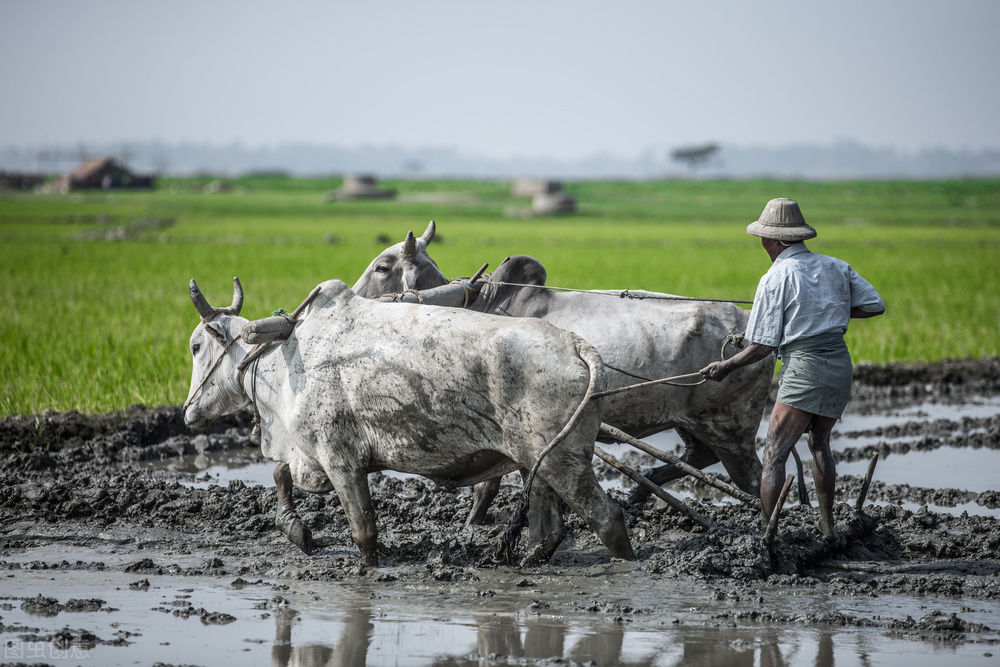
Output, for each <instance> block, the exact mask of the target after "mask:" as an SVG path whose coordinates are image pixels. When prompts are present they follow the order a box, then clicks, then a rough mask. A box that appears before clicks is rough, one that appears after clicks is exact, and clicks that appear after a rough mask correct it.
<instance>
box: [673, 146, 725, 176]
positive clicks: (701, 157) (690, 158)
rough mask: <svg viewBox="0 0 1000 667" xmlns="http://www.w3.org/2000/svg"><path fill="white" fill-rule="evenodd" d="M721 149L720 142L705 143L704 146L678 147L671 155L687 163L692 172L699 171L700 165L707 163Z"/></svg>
mask: <svg viewBox="0 0 1000 667" xmlns="http://www.w3.org/2000/svg"><path fill="white" fill-rule="evenodd" d="M718 150H719V144H714V143H713V144H705V145H704V146H688V147H686V148H677V149H675V150H674V151H673V152H671V153H670V157H671V158H672V159H674V160H676V161H678V162H684V163H687V166H688V169H689V170H690V171H691V173H692V174H694V173H695V172H697V170H698V167H700V166H702V165H703V164H705V163H707V162H708V161H709V160H710V159H712V156H713V155H715V154H716V153H717V152H718Z"/></svg>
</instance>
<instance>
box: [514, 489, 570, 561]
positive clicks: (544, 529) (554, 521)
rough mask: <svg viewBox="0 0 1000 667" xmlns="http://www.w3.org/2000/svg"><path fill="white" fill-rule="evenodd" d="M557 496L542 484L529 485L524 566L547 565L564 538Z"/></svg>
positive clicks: (562, 521) (563, 524)
mask: <svg viewBox="0 0 1000 667" xmlns="http://www.w3.org/2000/svg"><path fill="white" fill-rule="evenodd" d="M561 504H562V503H561V501H560V499H559V496H558V495H557V494H556V493H555V491H554V490H553V489H552V487H551V486H549V485H548V484H547V483H546V482H545V481H544V480H541V479H536V480H535V481H534V482H533V483H532V485H531V503H530V505H529V507H528V536H529V546H528V555H527V556H525V558H524V564H525V565H540V564H542V563H547V562H548V561H549V559H550V558H552V554H554V553H555V551H556V549H557V548H558V547H559V545H560V544H562V541H563V540H564V539H565V538H566V522H565V521H564V520H563V515H562V507H561Z"/></svg>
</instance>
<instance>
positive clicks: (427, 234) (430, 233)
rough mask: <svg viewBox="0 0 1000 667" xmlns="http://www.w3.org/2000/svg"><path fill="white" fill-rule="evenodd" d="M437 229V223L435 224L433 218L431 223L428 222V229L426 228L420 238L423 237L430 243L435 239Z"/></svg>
mask: <svg viewBox="0 0 1000 667" xmlns="http://www.w3.org/2000/svg"><path fill="white" fill-rule="evenodd" d="M436 231H437V225H435V224H434V221H433V220H431V221H430V222H429V223H427V229H426V230H424V235H423V236H421V237H420V238H421V239H423V241H424V243H430V242H431V241H433V240H434V233H435V232H436Z"/></svg>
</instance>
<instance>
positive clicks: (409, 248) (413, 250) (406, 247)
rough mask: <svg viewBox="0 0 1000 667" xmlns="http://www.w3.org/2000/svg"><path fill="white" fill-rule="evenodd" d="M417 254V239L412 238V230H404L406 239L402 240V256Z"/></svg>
mask: <svg viewBox="0 0 1000 667" xmlns="http://www.w3.org/2000/svg"><path fill="white" fill-rule="evenodd" d="M416 254H417V240H416V239H415V238H413V232H406V240H405V241H403V251H402V256H403V257H413V256H414V255H416Z"/></svg>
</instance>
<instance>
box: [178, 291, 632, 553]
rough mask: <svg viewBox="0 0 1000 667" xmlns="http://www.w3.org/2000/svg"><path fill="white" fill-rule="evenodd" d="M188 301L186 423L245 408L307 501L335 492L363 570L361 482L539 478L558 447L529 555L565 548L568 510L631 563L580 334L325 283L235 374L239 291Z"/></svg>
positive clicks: (365, 539)
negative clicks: (192, 319)
mask: <svg viewBox="0 0 1000 667" xmlns="http://www.w3.org/2000/svg"><path fill="white" fill-rule="evenodd" d="M191 299H192V301H193V302H194V304H195V307H196V308H197V309H198V313H199V314H200V315H201V318H202V321H201V323H200V324H198V326H197V327H196V328H195V330H194V333H192V335H191V340H190V351H191V355H192V361H193V370H192V376H191V391H190V393H189V395H188V399H187V401H186V402H185V404H184V421H185V423H187V424H189V425H191V426H201V425H204V424H206V423H207V422H208V421H209V420H211V419H213V418H214V417H217V416H220V415H223V414H226V413H229V412H233V411H234V410H237V409H240V408H243V407H245V406H247V405H250V404H252V405H253V406H254V410H255V413H257V414H259V420H260V425H261V429H262V433H261V450H262V452H263V453H264V455H265V456H268V457H270V458H272V459H274V460H276V461H280V462H282V463H283V464H287V466H288V468H289V470H290V472H291V478H292V480H293V481H294V483H295V484H296V485H297V486H298V487H299V488H301V489H303V490H305V491H308V492H313V493H325V492H328V491H330V490H336V492H337V495H338V496H339V498H340V501H341V505H342V506H343V507H344V511H345V512H346V514H347V519H348V522H349V523H350V526H351V534H352V537H353V538H354V541H355V543H356V544H357V545H358V548H359V549H360V551H361V556H362V558H363V560H364V562H365V563H366V564H368V565H377V564H378V551H377V535H376V528H375V513H374V508H373V506H372V500H371V495H370V491H369V487H368V473H371V472H376V471H380V470H396V471H400V472H404V473H414V474H419V475H423V476H425V477H428V478H430V479H431V480H433V481H435V482H438V483H439V484H442V485H445V486H449V487H454V486H459V485H470V484H474V483H476V482H480V481H482V480H484V479H489V478H494V477H497V476H500V475H503V474H505V473H507V472H510V471H513V470H516V469H522V468H530V467H531V466H532V465H533V464H534V462H535V461H536V460H537V459H538V457H539V453H540V452H541V451H542V450H543V449H545V448H546V446H547V445H549V444H550V443H552V442H559V441H560V440H561V442H559V444H558V446H556V447H555V448H554V449H552V450H551V452H550V453H549V454H548V455H547V456H546V457H545V458H544V459H543V460H542V463H541V465H540V466H539V468H538V472H537V478H536V484H535V486H534V487H533V488H532V502H531V511H530V514H529V517H528V522H529V536H530V543H529V555H528V559H529V560H531V561H534V562H542V561H545V560H547V559H548V558H549V557H550V556H551V554H552V552H553V551H554V550H555V548H556V547H557V546H558V545H559V543H560V542H561V541H562V538H563V536H564V535H565V532H566V529H565V526H564V523H563V517H562V515H561V512H560V508H559V501H558V499H559V498H562V500H564V501H565V502H566V504H567V505H568V506H569V507H570V508H572V509H573V510H574V511H575V512H577V513H578V514H579V515H580V516H581V517H583V518H584V520H585V521H586V522H587V525H588V526H589V527H590V528H591V529H592V530H594V532H595V533H597V536H598V537H599V538H600V539H601V541H602V542H603V543H604V544H605V546H607V548H608V550H609V551H610V552H611V554H612V555H613V556H615V557H620V558H632V557H633V552H632V547H631V545H630V543H629V539H628V534H627V531H626V528H625V523H624V517H623V513H622V511H621V508H619V507H618V506H617V505H615V504H614V503H613V502H611V501H610V500H609V499H608V498H607V496H606V495H605V493H604V492H603V490H602V489H601V487H600V486H599V484H598V482H597V479H596V477H595V476H594V472H593V470H592V468H591V465H590V460H591V457H592V456H593V448H594V438H595V436H596V433H597V429H598V427H599V425H600V422H601V412H600V401H599V400H594V401H592V400H590V396H591V394H593V393H595V392H596V391H599V390H600V389H601V388H602V387H603V385H604V371H603V366H602V364H601V359H600V356H599V355H598V354H597V352H596V351H595V350H594V349H593V348H592V347H591V346H590V345H589V344H588V343H586V342H585V341H583V340H582V339H580V338H579V337H577V336H575V335H573V334H570V333H567V332H564V331H561V330H559V329H557V328H555V327H552V326H550V325H548V324H546V323H544V322H541V321H539V322H534V323H530V324H526V323H524V322H515V321H513V320H511V319H509V318H501V317H496V318H490V319H484V318H483V316H482V315H479V314H475V313H468V312H465V311H462V310H457V309H452V308H433V307H419V306H411V305H405V304H404V305H397V304H385V303H379V302H375V301H370V300H367V299H363V298H360V297H357V296H355V294H354V293H353V292H352V291H351V290H350V289H348V287H347V286H346V285H344V284H343V283H341V282H339V281H336V280H332V281H329V282H326V283H323V284H321V285H320V291H319V295H318V296H317V297H316V298H315V299H314V300H313V301H312V302H311V303H310V304H309V306H308V308H307V309H306V310H305V312H304V313H303V314H302V316H301V317H300V318H299V319H298V321H297V322H296V323H295V324H294V326H290V327H288V331H286V332H285V336H287V337H286V338H284V340H283V342H281V343H280V344H279V345H271V347H270V348H269V349H268V350H267V351H266V352H265V353H264V354H262V355H261V356H260V357H259V358H258V360H257V361H255V362H253V363H252V364H250V365H249V366H248V367H247V368H246V372H245V373H241V372H240V370H239V364H240V362H241V361H243V360H244V359H245V358H246V357H247V355H248V353H249V352H250V349H251V346H250V345H249V344H248V343H247V341H246V340H245V337H247V335H246V333H245V332H246V331H247V325H248V324H250V323H249V322H248V320H246V319H245V318H243V317H240V315H239V312H240V308H241V306H242V302H243V291H242V288H241V287H240V284H239V281H238V280H236V279H234V296H233V304H232V305H231V306H229V307H227V308H213V307H211V306H210V305H209V304H208V302H207V300H206V299H205V297H204V296H203V295H202V294H201V291H200V290H199V289H198V286H197V284H196V283H195V281H194V280H192V281H191ZM276 477H277V474H276ZM285 496H286V497H285V498H281V489H280V488H279V505H278V509H277V523H278V525H279V527H280V528H281V529H282V530H283V531H284V532H285V533H286V535H288V537H289V538H290V539H291V540H292V541H293V542H295V543H297V544H299V546H300V547H302V548H303V549H306V550H308V548H309V546H310V545H309V542H310V539H311V538H310V536H309V532H308V529H307V528H306V527H305V526H303V524H302V522H301V520H300V519H299V517H298V516H296V515H295V511H294V507H293V506H292V504H291V494H290V493H286V494H285Z"/></svg>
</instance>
